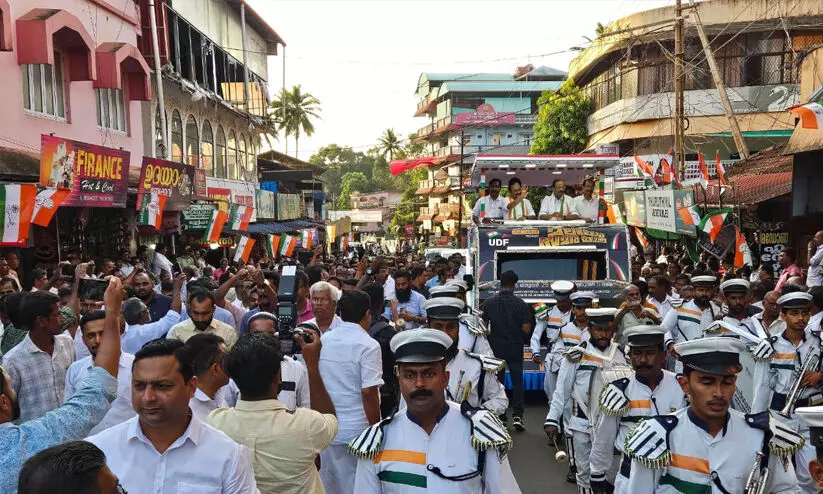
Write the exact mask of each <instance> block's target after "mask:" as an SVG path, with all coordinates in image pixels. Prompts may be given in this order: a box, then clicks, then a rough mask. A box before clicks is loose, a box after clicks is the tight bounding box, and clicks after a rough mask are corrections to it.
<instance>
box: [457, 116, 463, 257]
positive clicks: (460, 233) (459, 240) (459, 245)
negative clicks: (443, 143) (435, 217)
mask: <svg viewBox="0 0 823 494" xmlns="http://www.w3.org/2000/svg"><path fill="white" fill-rule="evenodd" d="M464 142H465V140H464V138H463V131H460V164H459V165H458V169H459V170H460V193H459V195H458V198H457V206H458V209H457V248H458V249H462V248H463V143H464Z"/></svg>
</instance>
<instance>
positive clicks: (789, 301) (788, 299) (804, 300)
mask: <svg viewBox="0 0 823 494" xmlns="http://www.w3.org/2000/svg"><path fill="white" fill-rule="evenodd" d="M777 305H779V306H780V308H781V309H803V308H805V307H808V306H810V305H812V296H811V294H809V293H806V292H791V293H787V294H786V295H783V296H782V297H780V298H779V299H777Z"/></svg>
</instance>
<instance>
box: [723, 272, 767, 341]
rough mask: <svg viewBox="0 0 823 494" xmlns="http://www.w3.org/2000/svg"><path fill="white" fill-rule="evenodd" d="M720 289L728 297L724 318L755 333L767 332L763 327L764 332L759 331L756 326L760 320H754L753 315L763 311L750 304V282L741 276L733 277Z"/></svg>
mask: <svg viewBox="0 0 823 494" xmlns="http://www.w3.org/2000/svg"><path fill="white" fill-rule="evenodd" d="M720 291H721V292H723V296H724V297H725V298H726V306H725V307H726V309H727V312H726V314H725V316H724V317H723V320H724V321H726V322H729V323H731V324H734V325H736V326H740V327H743V328H746V329H747V330H749V332H750V333H752V334H753V335H759V334H763V335H765V334H766V330H765V329H763V330H762V333H760V332H759V331H758V329H757V328H756V326H758V325H759V326H760V328H761V329H762V325H760V321H757V320H754V319H753V318H752V316H753V315H755V314H757V313H759V312H761V311H760V309H758V308H757V307H753V306H751V305H749V301H750V300H751V299H750V297H749V282H748V281H746V280H744V279H741V278H732V279H730V280H726V281H724V282H723V283H721V284H720Z"/></svg>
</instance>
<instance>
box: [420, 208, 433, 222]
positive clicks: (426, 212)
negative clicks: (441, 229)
mask: <svg viewBox="0 0 823 494" xmlns="http://www.w3.org/2000/svg"><path fill="white" fill-rule="evenodd" d="M435 216H437V208H420V214H419V215H418V216H417V222H418V223H422V222H423V221H431V220H432V219H434V217H435Z"/></svg>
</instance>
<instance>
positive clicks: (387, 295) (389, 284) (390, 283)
mask: <svg viewBox="0 0 823 494" xmlns="http://www.w3.org/2000/svg"><path fill="white" fill-rule="evenodd" d="M394 287H395V282H394V276H392V275H389V276H387V277H386V282H385V283H383V300H392V299H395V298H397V291H396V290H395V288H394Z"/></svg>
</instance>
